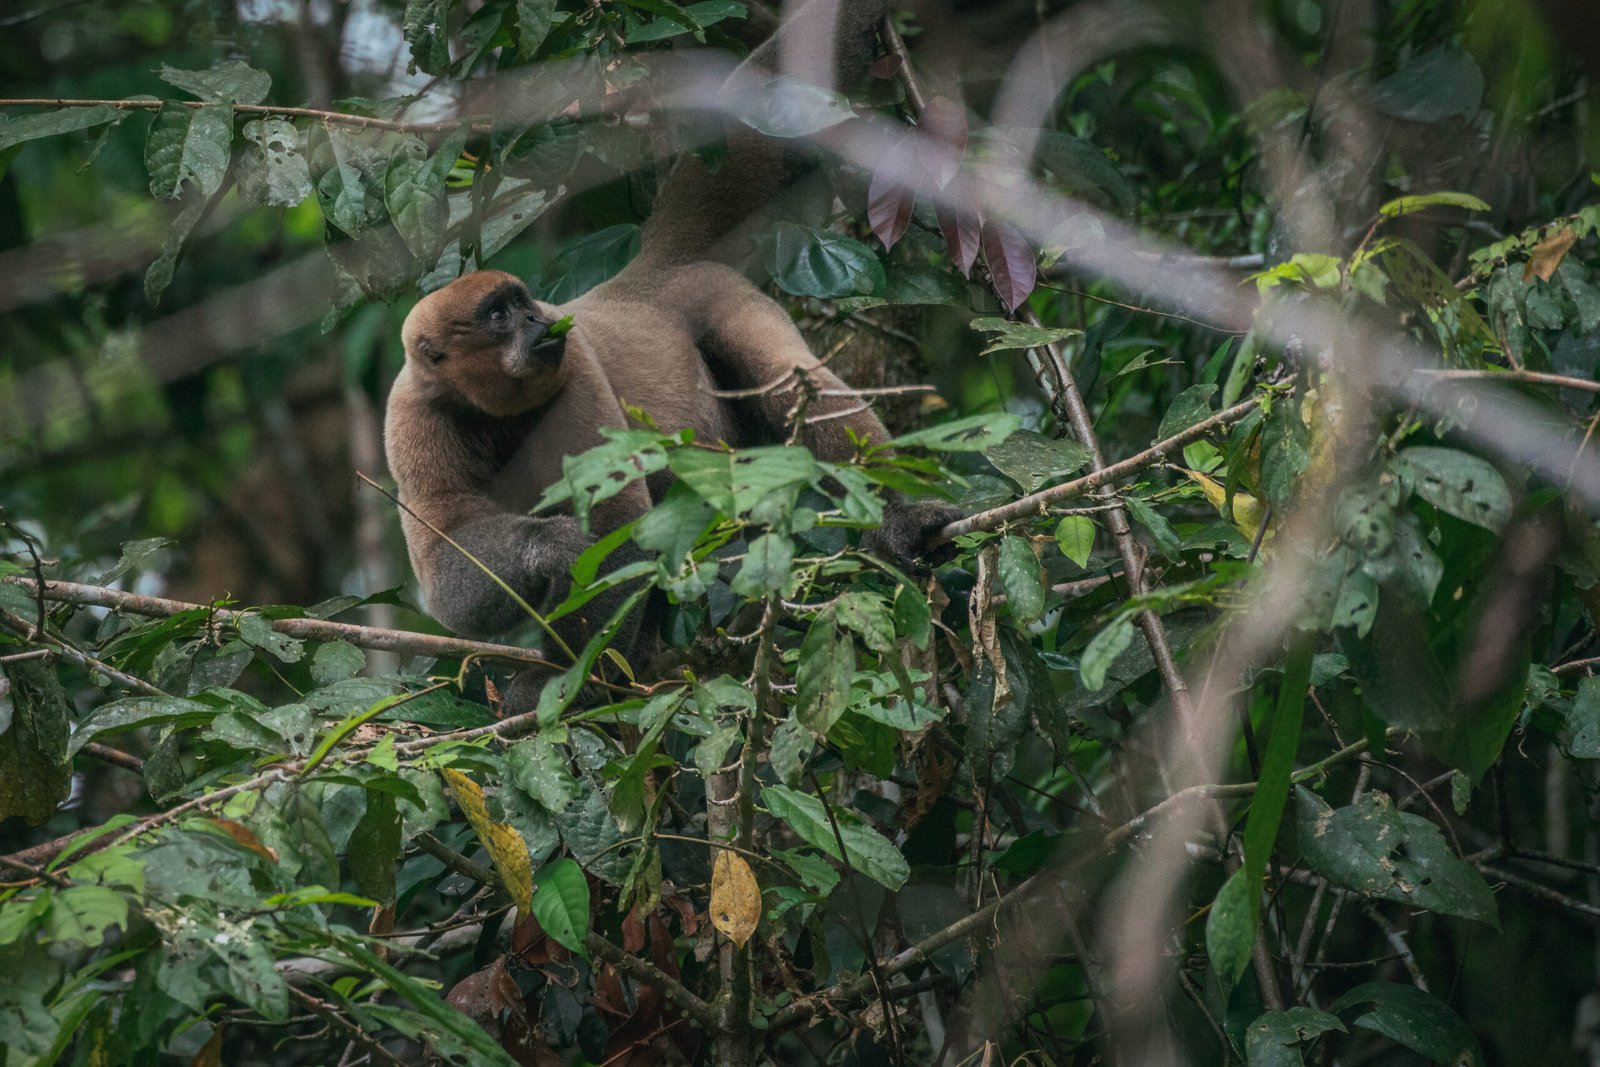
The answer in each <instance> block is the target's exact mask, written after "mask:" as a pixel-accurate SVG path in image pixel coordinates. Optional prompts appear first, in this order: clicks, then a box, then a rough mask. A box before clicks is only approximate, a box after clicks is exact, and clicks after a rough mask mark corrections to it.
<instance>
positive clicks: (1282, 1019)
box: [1244, 1005, 1345, 1067]
mask: <svg viewBox="0 0 1600 1067" xmlns="http://www.w3.org/2000/svg"><path fill="white" fill-rule="evenodd" d="M1329 1030H1338V1031H1339V1032H1340V1033H1344V1032H1345V1028H1344V1023H1342V1022H1340V1021H1339V1019H1338V1017H1337V1016H1335V1015H1330V1014H1328V1013H1327V1012H1325V1011H1317V1010H1316V1009H1315V1008H1306V1007H1301V1006H1298V1005H1297V1006H1295V1007H1293V1008H1290V1009H1289V1010H1288V1011H1269V1012H1267V1013H1265V1014H1263V1015H1260V1016H1257V1018H1256V1020H1255V1022H1253V1023H1251V1024H1250V1026H1249V1028H1248V1029H1247V1030H1246V1031H1245V1037H1244V1055H1245V1062H1246V1063H1247V1064H1249V1067H1298V1065H1299V1064H1302V1063H1304V1062H1305V1061H1304V1060H1303V1059H1302V1058H1301V1056H1300V1050H1299V1049H1297V1048H1295V1047H1294V1046H1296V1045H1299V1044H1302V1043H1306V1042H1310V1041H1312V1040H1315V1039H1316V1038H1317V1037H1318V1036H1320V1035H1321V1034H1324V1033H1327V1032H1328V1031H1329Z"/></svg>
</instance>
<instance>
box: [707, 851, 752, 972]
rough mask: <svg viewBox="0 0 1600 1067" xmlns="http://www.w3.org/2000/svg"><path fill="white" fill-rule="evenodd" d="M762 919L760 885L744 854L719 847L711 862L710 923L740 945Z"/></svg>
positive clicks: (742, 944)
mask: <svg viewBox="0 0 1600 1067" xmlns="http://www.w3.org/2000/svg"><path fill="white" fill-rule="evenodd" d="M760 922H761V885H760V884H759V883H758V882H757V881H756V875H755V872H754V871H752V870H751V869H750V865H749V864H748V863H746V862H745V861H744V857H743V856H741V855H739V854H738V853H736V852H730V851H728V850H727V849H718V850H717V858H716V860H715V861H714V862H713V863H712V865H711V925H713V926H715V927H716V928H717V932H718V933H720V934H722V936H724V937H726V938H727V939H728V940H729V941H732V942H733V943H734V944H735V945H737V946H738V947H740V948H743V947H744V944H745V942H746V941H749V940H750V935H751V934H754V933H755V932H756V926H757V924H758V923H760Z"/></svg>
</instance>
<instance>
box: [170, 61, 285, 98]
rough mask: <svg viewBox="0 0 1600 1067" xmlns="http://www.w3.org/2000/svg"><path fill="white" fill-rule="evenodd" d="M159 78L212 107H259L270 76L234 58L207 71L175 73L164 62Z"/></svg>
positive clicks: (180, 71)
mask: <svg viewBox="0 0 1600 1067" xmlns="http://www.w3.org/2000/svg"><path fill="white" fill-rule="evenodd" d="M160 78H161V80H162V81H164V82H166V83H167V84H168V85H176V86H177V87H178V88H179V89H182V90H183V91H184V92H186V93H192V94H193V95H195V96H198V97H199V98H200V99H202V100H206V101H209V102H211V103H213V104H259V103H261V101H263V100H265V99H266V98H267V93H269V92H270V91H271V90H272V76H271V75H270V74H268V73H267V72H266V71H264V70H256V69H255V68H254V67H252V66H250V65H249V64H248V63H242V62H240V61H239V60H237V59H234V60H229V61H228V62H226V63H219V64H217V65H216V66H215V67H212V68H211V69H210V70H178V69H177V68H176V67H169V66H167V65H166V64H165V63H163V64H162V65H161V71H160Z"/></svg>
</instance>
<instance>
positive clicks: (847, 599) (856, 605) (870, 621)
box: [833, 590, 895, 655]
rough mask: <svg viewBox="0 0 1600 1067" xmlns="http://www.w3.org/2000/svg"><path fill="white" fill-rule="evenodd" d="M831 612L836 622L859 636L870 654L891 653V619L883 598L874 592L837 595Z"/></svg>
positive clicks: (892, 624) (854, 591) (892, 630)
mask: <svg viewBox="0 0 1600 1067" xmlns="http://www.w3.org/2000/svg"><path fill="white" fill-rule="evenodd" d="M833 610H834V613H835V615H836V617H837V618H838V620H839V622H840V623H841V624H842V625H844V626H848V627H849V628H850V629H851V630H853V631H855V632H856V633H858V634H860V635H861V640H862V641H864V642H865V643H866V646H867V647H868V648H870V649H871V650H872V651H874V652H877V653H879V654H880V655H881V654H885V653H889V652H892V651H894V631H895V621H894V616H893V614H892V613H891V611H890V609H889V605H888V603H887V602H885V600H884V598H883V597H882V596H881V595H879V594H877V593H868V592H862V591H859V590H849V591H847V592H844V593H841V594H839V599H838V600H837V601H835V602H834V605H833Z"/></svg>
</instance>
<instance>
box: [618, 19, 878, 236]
mask: <svg viewBox="0 0 1600 1067" xmlns="http://www.w3.org/2000/svg"><path fill="white" fill-rule="evenodd" d="M791 6H792V5H791ZM888 8H889V3H888V0H810V2H808V3H805V4H803V5H801V6H799V7H798V8H797V9H796V10H795V11H793V12H788V13H786V14H785V18H784V21H783V24H782V25H781V26H780V27H779V29H778V31H777V32H776V33H774V34H773V35H772V36H771V37H769V38H768V39H767V40H766V41H764V42H762V43H761V44H760V45H759V46H758V47H756V48H755V49H754V50H753V51H752V52H751V53H750V55H749V57H748V58H747V59H746V60H745V61H744V62H743V63H741V64H740V66H739V69H738V70H737V71H736V72H735V74H734V80H735V81H736V82H737V81H738V80H741V79H742V80H743V81H746V82H748V81H750V80H753V79H756V78H759V79H761V80H762V81H763V82H764V81H766V80H769V79H770V78H772V77H774V76H776V75H777V74H779V73H780V72H782V73H786V74H790V75H792V76H794V77H797V78H802V79H805V80H807V81H810V82H813V83H817V82H821V81H824V80H825V79H826V80H828V81H831V84H832V86H833V87H835V88H838V89H840V90H842V91H845V92H849V91H851V90H853V89H855V88H856V87H858V86H859V85H860V84H861V82H862V80H863V79H864V78H865V77H866V73H867V67H868V66H869V65H870V64H871V62H872V58H873V56H874V54H875V53H876V51H877V47H878V26H879V24H880V23H881V22H882V20H883V18H884V16H885V15H886V14H887V13H888ZM830 48H831V51H832V62H831V72H830V69H829V63H828V59H827V51H826V50H828V49H830ZM830 73H831V78H829V77H828V75H829V74H830ZM729 125H730V130H729V133H728V153H727V157H726V159H725V160H724V161H723V162H722V165H721V166H720V167H718V168H717V169H716V170H715V171H713V170H712V169H710V168H709V167H707V166H706V165H705V163H704V162H702V161H701V160H700V159H699V158H698V157H696V156H695V155H694V154H692V153H686V154H685V155H684V156H683V158H682V159H680V160H679V161H678V163H677V165H676V166H674V167H673V170H672V173H671V174H670V175H669V176H668V178H667V181H666V183H665V185H663V187H662V189H661V193H660V195H658V196H657V197H656V204H655V209H654V210H653V211H652V212H651V214H650V218H649V219H648V220H646V222H645V224H644V231H643V235H642V238H641V243H640V252H639V257H638V261H641V262H642V263H643V264H649V265H651V266H659V265H668V264H671V263H682V262H687V261H691V260H697V259H708V258H709V259H723V260H730V261H731V260H736V259H738V258H739V257H740V254H741V253H742V251H743V249H742V248H740V247H739V246H740V245H741V244H742V242H739V241H735V240H731V238H732V237H734V235H735V234H736V232H746V231H749V230H751V229H753V228H754V227H755V226H757V225H759V221H758V220H760V219H761V217H762V215H763V214H764V213H765V209H767V208H769V207H770V206H771V204H772V201H773V199H774V198H775V197H777V196H778V195H779V194H781V193H782V192H783V191H784V190H786V189H788V188H789V187H790V186H791V185H793V184H794V183H795V182H796V180H798V179H799V178H800V177H801V175H803V174H804V173H805V172H806V171H807V170H808V169H809V168H808V160H807V158H806V156H805V154H804V153H803V152H801V151H798V150H797V146H796V145H794V144H792V143H790V142H788V141H785V140H782V139H780V138H775V137H768V136H766V135H764V134H761V133H758V132H757V131H755V130H754V129H751V128H749V127H747V126H743V125H741V124H738V123H736V122H730V124H729Z"/></svg>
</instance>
